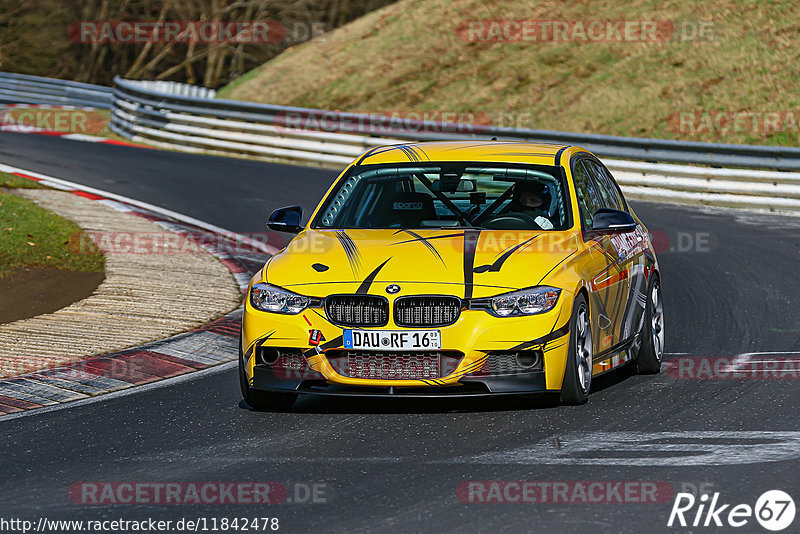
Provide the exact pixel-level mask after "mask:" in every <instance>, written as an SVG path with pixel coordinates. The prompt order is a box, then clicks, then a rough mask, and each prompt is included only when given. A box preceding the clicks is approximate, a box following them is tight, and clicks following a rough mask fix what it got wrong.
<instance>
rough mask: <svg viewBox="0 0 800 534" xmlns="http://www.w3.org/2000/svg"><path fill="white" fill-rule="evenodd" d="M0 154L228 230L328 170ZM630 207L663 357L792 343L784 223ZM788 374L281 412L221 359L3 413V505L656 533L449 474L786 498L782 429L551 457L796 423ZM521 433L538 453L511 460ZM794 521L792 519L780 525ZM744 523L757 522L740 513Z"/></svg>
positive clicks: (43, 149) (607, 511)
mask: <svg viewBox="0 0 800 534" xmlns="http://www.w3.org/2000/svg"><path fill="white" fill-rule="evenodd" d="M0 162H2V163H6V164H9V165H17V166H20V167H24V168H27V169H30V170H33V171H38V172H42V173H47V174H50V175H52V176H56V177H59V178H64V179H68V180H72V181H76V182H79V183H83V184H86V185H91V186H94V187H98V188H101V189H105V190H108V191H112V192H114V193H118V194H123V195H127V196H130V197H132V198H136V199H138V200H142V201H147V202H151V203H153V204H157V205H159V206H164V207H167V208H169V209H172V210H175V211H177V212H181V213H185V214H187V215H191V216H193V217H197V218H199V219H201V220H205V221H207V222H211V223H213V224H217V225H219V226H223V227H226V228H228V229H231V230H236V231H240V232H248V231H260V229H261V228H263V224H264V220H265V219H266V216H267V214H268V213H269V212H270V211H271V210H272V209H273V208H275V207H278V206H282V205H287V204H300V205H303V206H304V207H305V208H307V209H310V208H311V207H312V206H313V205H314V204H315V203H316V201H317V200H318V199H319V198H320V196H321V195H322V194H323V192H324V191H325V189H326V188H327V186H328V185H329V184H330V181H331V179H332V178H333V176H334V173H332V172H330V171H320V170H312V169H307V168H300V167H291V166H283V165H271V164H265V163H255V162H248V161H238V160H230V159H223V158H216V157H208V156H195V155H186V154H179V153H170V152H157V151H153V150H145V149H136V148H130V147H119V146H110V145H92V144H89V143H80V142H74V141H65V140H61V139H54V138H48V137H44V136H34V135H27V136H26V135H16V134H2V135H0ZM635 208H636V210H637V213H639V215H640V216H641V217H642V218H643V219H644V221H645V222H646V224H647V225H648V227H649V228H650V230H651V231H662V232H665V233H666V235H667V236H669V238H670V239H671V244H672V246H673V250H672V251H670V250H665V251H662V252H661V253H660V254H659V260H660V262H661V268H662V273H663V290H664V298H665V307H666V309H665V313H666V320H667V323H666V324H667V350H668V352H669V353H671V354H672V355H671V356H669V358H678V357H680V356H678V355H677V353H688V354H691V355H695V356H731V355H735V354H740V353H745V352H755V351H776V352H782V351H785V352H790V351H797V350H800V349H798V347H800V327H799V326H798V324H797V321H796V316H797V315H796V313H797V312H796V310H797V304H798V289H797V284H796V277H795V274H796V272H797V260H798V253H799V252H800V220H797V219H792V218H783V217H773V216H760V215H746V214H737V213H736V212H731V211H719V210H700V209H694V208H683V207H674V206H666V205H658V204H646V203H639V204H635ZM698 237H699V238H700V239H701V240H702V241H704V242H705V241H707V249H708V250H707V251H706V250H703V249H702V248H701V249H700V250H698V249H697V247H692V248H691V250H689V251H679V250H674V247H675V246H677V245H680V244H681V242H680V241H681V240H682V244H686V243H688V241H689V240H690V239H691V240H693V241H695V243H696V241H697V239H698ZM175 312H176V313H179V312H180V311H179V303H176V311H175ZM778 357H780V356H778ZM795 378H796V376H795ZM798 384H800V383H798V382H797V381H796V380H781V379H773V380H680V379H674V378H672V377H670V376H669V375H668V374H666V373H663V372H662V374H660V375H657V376H634V377H625V376H623V375H621V374H618V375H613V376H611V377H608V378H604V379H602V380H600V379H598V380H597V381H596V384H595V391H594V393H593V394H592V395H591V397H590V401H589V403H588V404H587V405H586V406H583V407H553V406H550V405H548V404H547V403H543V402H541V401H535V400H534V401H530V400H491V401H489V400H483V401H476V400H473V401H470V402H468V403H464V402H452V401H446V402H432V401H425V402H419V401H415V402H410V401H403V400H398V401H392V400H388V401H359V400H352V399H343V400H332V399H319V400H316V399H303V400H301V401H300V402H299V403H298V404H297V405H296V407H295V409H294V410H293V411H292V412H290V413H257V412H251V411H249V410H248V409H247V408H246V406H245V405H243V404H242V403H241V402H240V395H239V391H238V385H237V382H236V372H235V370H228V371H224V372H220V373H216V374H210V375H206V376H204V377H202V378H198V379H195V380H190V381H188V382H184V383H181V384H177V385H172V386H169V387H163V388H156V389H152V390H149V391H145V392H141V393H136V394H133V395H130V396H126V397H121V398H114V399H111V400H108V401H105V402H98V403H95V404H90V405H85V406H78V407H72V408H67V409H63V410H60V411H56V412H51V413H44V414H38V415H31V416H27V417H23V418H20V419H14V420H8V421H2V420H0V428H2V432H1V433H0V450H2V451H3V454H2V456H0V473H2V477H0V517H5V518H8V517H18V518H23V519H29V520H33V521H35V520H36V519H38V518H39V517H41V516H45V517H47V518H50V519H53V518H64V519H115V518H120V517H121V518H126V519H135V518H139V519H141V518H147V517H154V518H159V519H171V518H180V517H191V516H200V517H202V516H205V517H223V516H227V517H234V516H250V517H262V516H265V515H269V516H274V517H278V518H279V519H280V521H281V530H282V531H288V532H307V531H310V530H311V529H312V528H315V529H321V530H323V531H363V532H366V531H376V530H380V531H386V530H391V531H402V532H412V531H424V532H443V531H484V532H488V531H508V532H520V531H536V532H543V531H545V530H549V529H554V530H555V531H561V532H585V531H587V530H589V529H592V528H594V529H599V530H600V531H607V532H646V531H650V532H661V531H665V532H675V531H680V530H684V531H685V529H677V528H673V529H668V528H667V527H666V522H667V518H668V516H669V512H670V509H671V507H672V499H671V498H670V499H668V500H666V501H665V502H661V503H656V504H631V503H628V504H619V503H611V504H604V503H597V504H585V503H572V504H560V503H559V504H530V503H529V504H520V503H515V504H480V503H473V504H467V503H462V502H460V501H459V500H458V499H457V497H456V488H457V486H458V485H459V484H460V483H462V482H465V481H475V480H477V481H488V480H511V481H517V480H529V481H595V480H605V481H664V482H667V483H669V484H671V485H672V487H673V488H674V490H675V491H681V489H682V488H684V487H690V486H691V485H694V486H700V485H705V487H706V488H708V489H710V490H711V491H719V492H721V493H722V495H721V496H720V499H721V500H722V501H724V502H726V503H733V504H738V503H740V502H741V503H747V504H750V505H754V504H755V501H756V499H757V497H758V496H759V495H761V494H762V493H763V492H764V491H766V490H770V489H783V490H784V491H786V492H788V493H789V494H790V495H792V496H793V497H794V498H795V500H796V501H798V499H800V483H798V480H800V459H798V458H800V445H798V442H797V441H794V442H788V443H780V439H778V440H777V441H776V443H777V445H776V444H773V445H770V444H768V443H767V444H765V445H764V446H763V447H759V448H758V449H757V450H762V451H763V450H768V449H769V450H771V449H770V447H772V449H775V450H780V451H781V454H783V456H782V457H783V458H789V459H783V460H779V461H772V462H767V461H764V459H763V458H756V457H753V456H748V457H741V458H740V459H739V460H738V461H737V462H735V463H727V462H724V463H725V465H705V464H706V463H710V462H704V461H700V465H691V466H687V465H683V464H685V463H690V462H691V460H688V461H684V460H682V459H681V458H680V457H677V458H676V457H674V456H675V454H674V453H672V454H668V453H663V452H662V453H654V452H648V451H644V452H642V451H636V450H633V449H631V448H630V447H628V446H625V445H620V446H618V447H617V448H616V452H614V450H611V451H608V450H606V451H604V452H602V453H601V454H599V455H598V457H599V461H594V463H595V465H587V464H590V463H591V462H588V461H586V460H585V458H586V455H577V454H576V455H571V454H568V455H567V457H568V459H567V460H566V461H563V462H561V463H559V461H556V460H553V459H552V458H554V455H553V453H552V451H551V449H552V450H558V447H562V446H564V444H567V445H568V444H570V443H582V442H584V441H585V442H586V443H588V444H591V443H595V442H597V440H598V439H599V438H598V435H597V434H592V433H596V432H608V433H612V434H608V435H610V436H617V437H618V436H620V435H622V434H618V433H619V432H626V431H634V432H648V433H660V432H676V431H706V432H707V431H731V432H738V431H783V432H787V431H788V432H798V431H800V418H798V416H797V413H798V412H797V406H798V401H800V394H799V393H798ZM741 436H742V435H740V434H735V433H734V434H730V435H729V439H727V440H726V441H724V442H722V443H723V444H724V443H729V444H730V443H733V444H736V443H739V442H740V441H741V440H742V439H744V438H742V437H741ZM706 437H708V436H706ZM537 443H539V444H540V445H539V449H537V451H538V452H534V453H531V454H524V453H523V454H516V455H512V454H510V451H513V450H515V449H519V448H523V449H524V448H529V447H531V446H533V445H534V444H537ZM701 443H709V440H708V439H705V440H701V439H699V437H698V436H697V435H690V436H689V437H688V438H687V440H686V444H687V445H686V447H687V449H688V452H683V453H679V454H683V455H687V456H688V457H691V456H692V451H693V450H697V449H699V448H700V446H701V445H700V444H701ZM612 449H613V447H612ZM542 451H544V452H542ZM548 451H551V452H548ZM486 454H493V455H492V456H491V457H490V458H489V457H487V456H485V455H486ZM556 456H557V455H556ZM723 456H725V455H724V454H723ZM548 458H549V459H548ZM711 463H713V462H711ZM631 464H634V465H631ZM83 481H118V482H123V481H127V482H144V481H155V482H165V481H277V482H281V483H283V484H285V485H287V486H288V487H289V489H290V497H291V496H292V492H293V491H294V490H293V489H292V488H294V486H293V484H294V483H295V482H297V483H302V484H311V483H322V484H325V485H326V488H327V489H326V491H327V501H328V502H327V503H324V504H322V503H317V504H299V503H296V502H295V503H284V504H280V505H276V506H272V507H269V506H267V507H263V506H262V507H248V506H246V505H238V506H233V507H227V506H166V507H165V506H161V507H148V506H132V505H117V506H85V505H79V504H74V503H72V502H71V501H70V498H69V496H68V489H69V487H70V485H72V484H74V483H76V482H83ZM798 503H800V501H798ZM694 511H695V510H693V511H692V515H691V516H687V517H689V518H693V513H694ZM798 525H800V518H798V519H796V520H795V523H794V525H793V526H792V528H793V529H800V527H798ZM744 530H746V531H748V532H761V531H763V530H761V529H760V527H759V526H758V524H757V523H755V521H754V520H752V519H751V521H750V523H749V524H748V527H747V528H746V529H744ZM695 531H700V532H703V531H714V530H713V529H708V528H706V529H703V528H699V529H695ZM739 531H742V529H739ZM793 531H797V530H793Z"/></svg>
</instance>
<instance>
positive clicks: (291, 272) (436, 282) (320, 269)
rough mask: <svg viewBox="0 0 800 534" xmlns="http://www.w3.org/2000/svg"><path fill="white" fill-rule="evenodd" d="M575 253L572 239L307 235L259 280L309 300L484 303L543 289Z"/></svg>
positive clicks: (484, 234) (523, 234) (437, 233)
mask: <svg viewBox="0 0 800 534" xmlns="http://www.w3.org/2000/svg"><path fill="white" fill-rule="evenodd" d="M575 250H577V241H576V235H575V234H574V233H572V232H555V231H549V232H534V231H508V230H477V229H464V228H451V229H441V230H440V229H436V230H305V231H303V232H302V233H301V234H299V235H298V236H297V237H295V238H294V239H293V240H292V241H291V242H290V243H289V245H287V247H286V248H285V249H284V250H282V251H281V252H279V253H278V254H276V255H275V256H273V257H272V258H271V259H270V261H269V262H268V263H267V266H266V268H265V269H264V272H263V273H262V280H264V281H266V282H268V283H270V284H274V285H277V286H281V287H284V288H286V289H290V290H292V291H295V292H297V293H301V294H305V295H309V296H319V297H322V296H326V295H329V294H333V293H350V292H356V291H359V292H371V293H379V294H383V293H384V289H385V287H386V285H387V284H398V285H400V286H401V288H403V289H405V290H404V291H402V293H405V294H407V293H409V290H412V288H413V292H414V293H440V294H449V295H456V296H459V297H464V298H469V297H484V296H491V295H497V294H499V293H502V292H504V291H509V290H513V289H520V288H523V287H531V286H535V285H538V284H540V283H541V282H542V281H543V280H544V278H545V277H546V276H547V275H548V274H549V273H550V272H552V271H553V270H554V268H555V267H556V266H558V265H559V264H560V263H561V262H562V261H563V260H564V259H565V258H567V257H568V256H569V255H570V254H572V253H573V252H574V251H575Z"/></svg>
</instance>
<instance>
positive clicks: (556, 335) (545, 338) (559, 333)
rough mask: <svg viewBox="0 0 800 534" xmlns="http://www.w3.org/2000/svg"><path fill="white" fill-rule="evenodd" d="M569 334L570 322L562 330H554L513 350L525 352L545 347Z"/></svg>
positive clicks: (514, 347)
mask: <svg viewBox="0 0 800 534" xmlns="http://www.w3.org/2000/svg"><path fill="white" fill-rule="evenodd" d="M567 334H569V321H567V322H566V323H564V326H562V327H561V328H558V329H556V330H553V331H552V332H550V333H549V334H547V335H544V336H542V337H539V338H536V339H532V340H530V341H525V342H523V343H520V344H519V345H515V346H513V347H511V350H523V349H529V348H531V347H536V346H540V345H545V344H547V343H548V342H550V341H553V340H556V339H558V338H560V337H563V336H566V335H567Z"/></svg>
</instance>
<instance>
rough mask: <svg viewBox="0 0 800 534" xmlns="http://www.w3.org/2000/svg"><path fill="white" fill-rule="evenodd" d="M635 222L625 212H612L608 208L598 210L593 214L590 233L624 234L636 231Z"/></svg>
mask: <svg viewBox="0 0 800 534" xmlns="http://www.w3.org/2000/svg"><path fill="white" fill-rule="evenodd" d="M636 226H637V224H636V220H635V219H634V218H633V217H631V214H630V213H628V212H626V211H620V210H612V209H610V208H600V209H599V210H597V213H595V214H594V221H593V222H592V231H594V232H603V233H613V234H624V233H626V232H633V231H634V230H636Z"/></svg>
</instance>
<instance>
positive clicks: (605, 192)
mask: <svg viewBox="0 0 800 534" xmlns="http://www.w3.org/2000/svg"><path fill="white" fill-rule="evenodd" d="M585 163H586V164H587V166H588V167H589V169H590V171H589V172H590V173H591V174H592V177H593V178H594V179H595V181H596V182H597V188H598V190H599V191H600V194H601V195H602V196H603V200H604V205H605V206H604V207H607V208H611V209H615V210H624V209H625V201H624V200H623V199H622V195H621V194H620V192H619V189H618V188H617V184H616V183H615V182H614V179H613V178H612V177H611V174H610V173H609V172H608V170H606V168H605V167H603V166H602V165H598V164H597V163H596V162H594V161H588V160H587V161H585Z"/></svg>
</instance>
